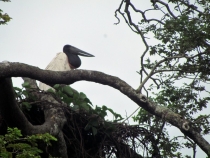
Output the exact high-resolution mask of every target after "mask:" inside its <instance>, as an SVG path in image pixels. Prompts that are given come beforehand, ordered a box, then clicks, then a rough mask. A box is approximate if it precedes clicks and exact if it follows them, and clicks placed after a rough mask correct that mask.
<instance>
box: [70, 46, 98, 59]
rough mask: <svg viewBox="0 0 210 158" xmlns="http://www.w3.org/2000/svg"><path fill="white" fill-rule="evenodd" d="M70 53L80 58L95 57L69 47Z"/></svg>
mask: <svg viewBox="0 0 210 158" xmlns="http://www.w3.org/2000/svg"><path fill="white" fill-rule="evenodd" d="M70 49H71V53H72V54H75V55H81V56H85V57H95V56H94V55H92V54H90V53H87V52H84V51H83V50H80V49H78V48H76V47H73V46H71V48H70Z"/></svg>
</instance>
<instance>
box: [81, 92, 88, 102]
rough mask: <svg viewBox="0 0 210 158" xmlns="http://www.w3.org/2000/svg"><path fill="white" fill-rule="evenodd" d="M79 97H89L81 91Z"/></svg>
mask: <svg viewBox="0 0 210 158" xmlns="http://www.w3.org/2000/svg"><path fill="white" fill-rule="evenodd" d="M79 98H80V99H82V100H84V99H85V98H87V96H86V95H85V94H84V93H82V92H80V93H79Z"/></svg>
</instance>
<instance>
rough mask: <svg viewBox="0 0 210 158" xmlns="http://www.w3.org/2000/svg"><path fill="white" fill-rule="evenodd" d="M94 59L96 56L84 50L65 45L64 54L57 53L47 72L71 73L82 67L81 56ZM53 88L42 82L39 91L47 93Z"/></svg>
mask: <svg viewBox="0 0 210 158" xmlns="http://www.w3.org/2000/svg"><path fill="white" fill-rule="evenodd" d="M78 55H80V56H85V57H94V55H92V54H89V53H87V52H85V51H83V50H80V49H78V48H76V47H74V46H71V45H65V46H64V47H63V52H60V53H57V55H56V57H55V58H54V59H53V60H52V61H51V62H50V63H49V64H48V65H47V67H46V68H45V70H52V71H69V70H73V69H77V68H79V67H80V65H81V60H80V58H79V56H78ZM50 88H52V87H50V86H48V85H46V84H44V83H42V82H40V83H39V89H41V90H44V91H47V90H48V89H50Z"/></svg>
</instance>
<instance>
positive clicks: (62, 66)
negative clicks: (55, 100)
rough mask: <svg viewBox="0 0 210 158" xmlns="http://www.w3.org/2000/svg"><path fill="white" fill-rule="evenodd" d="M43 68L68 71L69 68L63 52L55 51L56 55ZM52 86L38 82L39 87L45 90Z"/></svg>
mask: <svg viewBox="0 0 210 158" xmlns="http://www.w3.org/2000/svg"><path fill="white" fill-rule="evenodd" d="M45 70H52V71H69V70H71V68H70V66H69V63H68V59H67V56H66V54H65V53H63V52H62V53H57V55H56V57H55V58H54V59H53V60H52V61H51V62H50V63H49V64H48V65H47V67H46V68H45ZM50 88H52V87H50V86H48V85H46V84H44V83H42V82H40V83H39V89H41V90H44V91H47V90H48V89H50Z"/></svg>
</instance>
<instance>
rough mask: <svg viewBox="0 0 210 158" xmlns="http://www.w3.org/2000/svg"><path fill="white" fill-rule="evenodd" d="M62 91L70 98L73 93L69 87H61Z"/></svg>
mask: <svg viewBox="0 0 210 158" xmlns="http://www.w3.org/2000/svg"><path fill="white" fill-rule="evenodd" d="M63 91H64V92H65V93H67V94H68V95H70V96H72V95H73V94H74V93H73V90H72V88H71V87H70V86H64V87H63Z"/></svg>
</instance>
